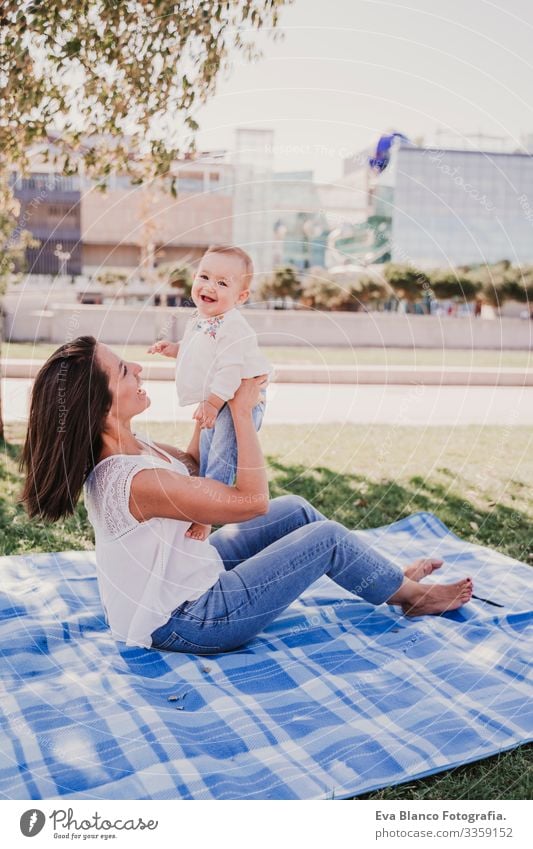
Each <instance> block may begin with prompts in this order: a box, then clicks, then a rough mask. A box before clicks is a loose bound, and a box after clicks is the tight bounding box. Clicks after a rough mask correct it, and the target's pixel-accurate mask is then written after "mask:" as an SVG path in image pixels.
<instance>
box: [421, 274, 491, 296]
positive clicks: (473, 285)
mask: <svg viewBox="0 0 533 849" xmlns="http://www.w3.org/2000/svg"><path fill="white" fill-rule="evenodd" d="M430 280H431V288H432V290H433V293H434V295H435V297H436V298H440V299H442V300H447V299H448V298H457V299H460V300H463V301H473V300H475V298H476V296H477V295H478V294H479V291H480V289H481V283H480V282H479V281H478V280H476V279H475V278H472V277H469V276H468V275H467V274H464V273H463V274H461V272H459V271H457V272H453V271H449V272H445V271H435V272H433V273H432V274H431V275H430Z"/></svg>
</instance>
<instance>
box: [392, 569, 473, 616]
mask: <svg viewBox="0 0 533 849" xmlns="http://www.w3.org/2000/svg"><path fill="white" fill-rule="evenodd" d="M419 588H420V593H419V595H418V598H416V599H414V600H413V601H405V602H402V610H403V612H404V613H405V614H406V615H407V616H425V615H426V614H431V613H433V614H435V613H446V611H448V610H457V608H458V607H462V606H463V604H466V603H467V602H469V601H470V599H471V598H472V591H473V584H472V580H471V579H470V578H464V579H463V580H462V581H457V582H456V583H455V584H433V585H431V586H424V587H422V586H420V585H419Z"/></svg>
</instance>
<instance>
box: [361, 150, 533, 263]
mask: <svg viewBox="0 0 533 849" xmlns="http://www.w3.org/2000/svg"><path fill="white" fill-rule="evenodd" d="M391 166H392V167H391ZM389 168H390V171H392V174H391V173H389V174H388V175H387V177H388V180H387V182H389V181H390V177H391V176H393V181H392V182H393V187H394V188H393V192H392V193H391V196H390V198H389V199H387V198H385V197H382V201H385V204H383V203H382V204H381V205H382V206H383V205H390V212H389V215H390V218H391V233H390V239H391V257H392V260H393V261H394V262H402V263H404V262H412V263H415V264H419V265H423V266H435V267H448V266H457V265H467V264H472V265H473V264H479V263H494V262H498V261H500V260H504V259H506V260H510V261H511V262H512V263H513V264H516V265H520V264H528V263H533V156H531V155H528V154H521V153H489V152H484V151H470V150H455V149H450V150H438V149H431V148H419V147H413V146H403V145H402V146H399V147H398V148H397V149H396V150H395V151H394V156H393V158H392V159H391V163H390V165H389V167H388V168H387V170H386V171H385V173H384V175H383V177H384V176H385V174H387V171H389ZM380 182H381V178H378V180H377V186H379V183H380ZM381 211H382V212H383V211H384V210H381Z"/></svg>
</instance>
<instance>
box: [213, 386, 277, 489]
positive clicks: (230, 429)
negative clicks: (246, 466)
mask: <svg viewBox="0 0 533 849" xmlns="http://www.w3.org/2000/svg"><path fill="white" fill-rule="evenodd" d="M264 412H265V402H264V401H260V402H259V404H257V405H256V406H255V407H254V408H253V410H252V418H253V422H254V425H255V429H256V430H259V428H260V427H261V423H262V421H263V414H264ZM236 472H237V437H236V436H235V428H234V426H233V418H232V415H231V412H230V408H229V407H228V405H227V404H224V406H223V407H222V408H221V410H220V412H219V414H218V416H217V417H216V421H215V425H214V427H209V428H208V427H204V428H202V432H201V434H200V469H199V471H198V475H199V477H201V478H211V480H215V481H220V483H225V484H227V486H231V485H232V483H233V481H234V480H235V474H236Z"/></svg>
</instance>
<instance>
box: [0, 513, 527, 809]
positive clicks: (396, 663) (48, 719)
mask: <svg viewBox="0 0 533 849" xmlns="http://www.w3.org/2000/svg"><path fill="white" fill-rule="evenodd" d="M358 533H360V534H361V536H362V537H363V538H365V539H366V540H368V541H372V542H373V543H374V544H377V545H378V547H379V548H380V549H381V550H382V551H383V552H384V553H386V554H388V555H389V556H390V557H391V558H392V559H394V560H395V561H396V562H398V563H400V564H405V563H407V562H409V561H410V560H412V559H413V558H415V557H418V556H421V555H427V554H439V555H440V556H442V557H444V558H445V560H446V563H445V565H444V566H443V568H442V570H441V576H445V578H446V579H447V580H450V581H451V580H453V579H456V578H458V577H459V576H464V575H471V576H472V577H473V579H474V581H475V592H476V594H477V595H478V596H482V597H483V598H484V599H487V601H472V602H471V603H470V604H468V605H467V606H465V607H464V608H463V609H461V610H460V611H457V612H454V613H450V614H447V615H445V616H438V617H430V616H427V617H423V618H421V617H419V618H416V619H406V618H404V617H403V616H402V615H401V612H400V611H399V609H398V608H390V607H387V605H383V606H381V607H379V608H373V607H372V606H370V605H368V604H366V603H364V602H362V601H360V600H357V599H356V598H354V597H352V596H350V595H349V594H348V593H347V592H345V591H343V590H342V589H341V588H339V587H337V586H336V585H335V584H334V583H333V582H331V581H330V580H328V579H327V578H323V579H321V580H320V581H317V582H316V583H315V584H314V585H313V586H312V587H311V588H310V589H309V590H308V591H307V592H306V593H305V594H304V595H303V596H302V597H301V598H300V599H299V600H298V601H297V602H296V603H294V604H292V605H291V606H290V608H289V609H288V610H286V611H285V613H284V614H282V615H281V616H280V617H279V618H278V619H277V620H276V621H275V622H274V623H273V624H272V625H271V626H270V627H269V628H268V629H267V630H266V631H264V632H263V633H262V634H261V635H260V636H259V637H257V638H256V639H255V640H253V641H252V642H251V643H249V644H248V645H247V646H246V648H245V649H244V650H242V651H237V652H234V653H230V654H226V655H220V656H213V657H203V658H202V657H195V656H193V655H185V654H175V653H171V652H158V651H154V650H146V649H140V648H139V649H138V648H126V647H125V645H124V644H123V643H115V642H114V641H113V640H112V638H111V636H110V632H109V631H108V629H107V627H106V625H105V622H104V619H103V613H102V609H101V606H100V601H99V596H98V591H97V585H96V578H95V570H94V555H93V554H92V553H87V552H74V553H61V554H45V555H42V554H41V555H28V556H24V557H4V558H2V559H1V563H0V568H1V575H2V584H3V592H2V593H1V602H0V610H1V615H0V656H1V661H0V670H1V673H0V674H1V682H2V687H3V692H2V697H1V708H2V720H1V722H2V725H1V729H2V732H1V733H2V745H1V760H0V798H4V799H191V798H193V799H242V798H246V799H328V798H342V797H347V796H352V795H355V794H359V793H363V792H365V791H369V790H373V789H375V788H380V787H385V786H387V785H391V784H396V783H399V782H402V781H406V780H408V779H413V778H416V777H421V776H425V775H430V774H432V773H435V772H438V771H440V770H444V769H446V768H447V767H453V766H456V765H458V764H462V763H466V762H468V761H473V760H476V759H478V758H484V757H487V756H488V755H492V754H494V753H496V752H499V751H502V750H504V749H509V748H512V747H513V746H517V745H519V744H520V743H524V742H526V741H529V740H531V738H532V729H533V701H532V699H531V695H532V692H531V686H530V680H528V672H529V663H530V660H531V657H532V656H533V652H532V647H531V633H532V627H531V624H532V618H533V612H532V611H533V603H532V601H533V600H532V592H531V590H532V579H533V572H532V571H531V570H530V568H529V567H527V566H525V565H523V564H520V563H518V562H517V561H514V560H511V559H510V558H508V557H505V556H504V555H502V554H498V553H496V552H494V551H491V550H489V549H486V548H481V547H479V546H475V545H471V544H469V543H465V542H462V541H461V540H460V539H458V538H457V537H456V536H454V535H453V534H452V533H450V532H449V531H448V530H447V528H446V527H445V526H444V525H443V524H442V523H441V522H440V521H439V520H438V519H437V518H436V517H435V516H433V515H431V514H430V513H417V514H416V515H414V516H411V517H409V518H408V519H403V520H402V521H399V522H396V523H394V524H392V525H390V526H388V527H386V528H381V529H377V530H373V531H364V532H358ZM430 580H431V579H430ZM489 602H492V604H491V603H489ZM528 637H529V640H528ZM176 697H177V698H176Z"/></svg>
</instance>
